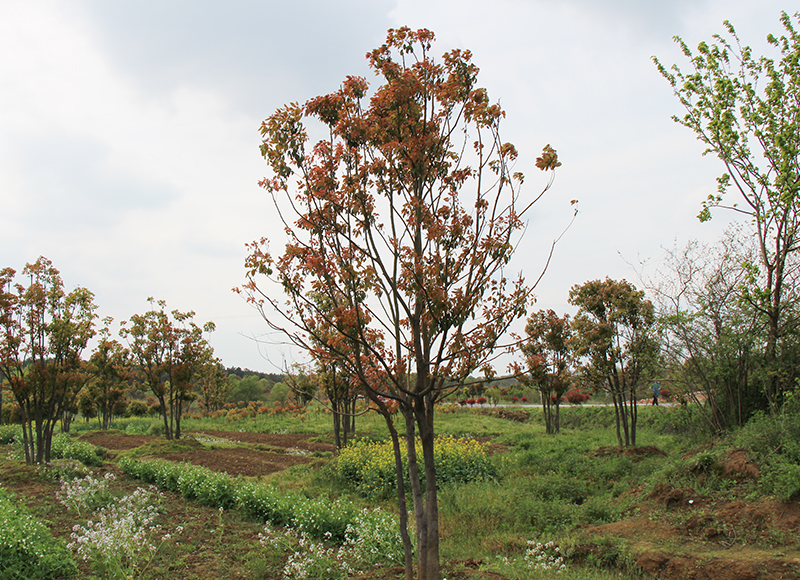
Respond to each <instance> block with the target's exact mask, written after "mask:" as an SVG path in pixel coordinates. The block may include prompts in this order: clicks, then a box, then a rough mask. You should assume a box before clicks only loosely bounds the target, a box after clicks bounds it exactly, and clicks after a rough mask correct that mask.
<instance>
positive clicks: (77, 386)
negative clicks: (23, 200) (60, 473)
mask: <svg viewBox="0 0 800 580" xmlns="http://www.w3.org/2000/svg"><path fill="white" fill-rule="evenodd" d="M22 275H23V276H24V277H26V278H27V282H28V284H27V285H23V284H19V283H15V282H14V280H15V277H16V271H15V270H14V269H12V268H5V269H4V270H2V272H0V372H2V374H3V375H4V376H5V378H6V380H8V382H9V384H10V385H11V392H12V393H13V395H14V398H15V399H16V401H17V404H18V405H19V409H20V413H21V418H22V442H23V447H24V449H25V460H26V462H27V463H29V464H33V463H42V462H45V463H46V462H48V461H50V447H51V443H52V440H53V433H54V431H55V427H56V424H57V422H58V420H59V419H61V417H62V415H63V413H64V411H65V410H66V409H71V408H72V407H74V406H75V402H76V401H77V398H78V395H79V394H80V391H81V389H82V388H83V386H84V384H85V382H86V374H85V372H84V371H85V368H84V366H85V362H84V361H83V360H82V359H81V355H82V353H83V351H84V349H85V348H86V345H87V344H88V342H89V340H90V339H91V338H92V336H94V320H95V318H96V315H95V313H94V311H95V308H96V307H95V305H94V302H93V299H94V295H93V294H92V293H91V292H90V291H89V290H87V289H86V288H80V287H78V288H75V289H74V290H72V291H71V292H69V293H67V292H66V291H65V289H64V283H63V281H62V279H61V274H60V273H59V271H58V270H57V269H56V268H55V267H54V266H53V264H52V262H50V260H48V259H47V258H44V257H40V258H39V259H38V260H37V261H36V262H34V263H32V264H27V265H26V266H25V268H24V269H23V270H22Z"/></svg>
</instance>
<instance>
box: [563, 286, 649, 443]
mask: <svg viewBox="0 0 800 580" xmlns="http://www.w3.org/2000/svg"><path fill="white" fill-rule="evenodd" d="M569 303H570V304H572V305H574V306H577V307H578V308H579V309H580V310H579V311H578V314H577V315H576V316H575V318H574V319H573V321H572V330H573V333H574V337H573V340H572V348H573V349H574V351H575V354H576V355H577V356H578V357H586V359H587V362H586V364H585V365H584V366H583V370H584V373H585V375H586V377H587V379H588V381H589V382H591V383H593V384H602V385H604V386H605V389H606V390H607V391H608V393H609V394H610V395H611V400H612V401H613V403H614V414H615V418H616V428H617V441H618V443H619V447H620V449H622V447H623V445H624V446H625V447H631V446H634V447H635V446H636V423H637V418H638V408H637V399H638V398H639V394H638V389H639V386H640V385H641V384H642V383H643V382H644V379H645V378H646V376H647V371H648V370H650V369H652V366H653V362H654V359H655V357H656V354H657V352H658V343H657V342H656V341H655V339H654V336H653V328H654V323H655V311H654V308H653V304H652V303H651V302H650V301H649V300H646V299H645V297H644V292H643V291H641V290H637V289H636V288H635V287H634V286H633V285H631V284H630V283H628V282H626V281H625V280H619V281H618V280H611V279H609V278H606V279H605V280H593V281H590V282H586V283H584V284H583V285H582V286H577V285H576V286H573V287H572V289H571V290H570V291H569Z"/></svg>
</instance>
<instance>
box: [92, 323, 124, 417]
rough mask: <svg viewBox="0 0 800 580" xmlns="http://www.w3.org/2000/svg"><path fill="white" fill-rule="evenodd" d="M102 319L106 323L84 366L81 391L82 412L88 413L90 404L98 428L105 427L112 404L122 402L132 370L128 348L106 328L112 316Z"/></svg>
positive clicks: (113, 405) (110, 414) (110, 415)
mask: <svg viewBox="0 0 800 580" xmlns="http://www.w3.org/2000/svg"><path fill="white" fill-rule="evenodd" d="M103 322H104V323H105V326H104V327H103V328H102V329H100V340H99V342H98V344H97V346H96V347H95V349H94V351H92V355H91V356H90V357H89V364H88V365H87V373H88V375H89V380H88V383H87V389H86V392H85V393H84V394H83V397H84V398H83V400H82V413H83V414H84V415H87V413H85V412H84V411H86V410H88V408H89V406H91V407H92V408H93V411H94V413H95V414H96V415H97V417H98V418H99V420H100V428H101V429H108V427H109V423H110V421H111V417H112V415H113V414H114V408H115V406H116V405H118V403H120V402H124V401H125V397H126V396H127V393H128V390H129V389H128V379H129V378H131V373H130V365H129V364H128V355H129V353H128V351H127V350H126V349H125V348H124V347H123V346H122V345H121V344H120V343H119V342H117V341H116V340H111V338H110V331H109V328H108V327H109V325H110V324H111V322H112V320H111V318H104V319H103ZM93 416H94V415H93Z"/></svg>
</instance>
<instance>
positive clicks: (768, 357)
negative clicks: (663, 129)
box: [654, 12, 800, 410]
mask: <svg viewBox="0 0 800 580" xmlns="http://www.w3.org/2000/svg"><path fill="white" fill-rule="evenodd" d="M799 18H800V15H798V14H795V15H794V16H793V17H791V16H789V15H788V14H787V13H786V12H783V13H782V14H781V23H782V25H783V28H784V30H785V34H784V35H783V36H780V37H777V36H774V35H772V34H770V35H768V36H767V42H768V43H769V44H770V45H771V47H773V49H774V50H775V51H776V53H777V55H778V56H779V58H778V59H777V60H776V59H774V58H770V57H769V56H766V55H762V56H754V55H753V52H752V50H751V49H750V47H748V46H742V44H741V42H740V40H739V36H738V35H737V34H736V30H735V29H734V27H733V25H732V24H731V23H730V22H728V21H725V28H726V35H724V36H723V35H714V37H713V38H714V42H712V43H711V44H709V43H706V42H701V43H700V44H699V45H698V47H697V51H696V52H693V51H692V50H691V49H690V48H689V47H688V45H687V44H686V43H685V42H684V41H683V40H682V39H681V38H679V37H675V40H676V42H677V43H678V44H679V45H680V47H681V50H682V51H683V54H684V55H685V56H686V58H687V59H688V60H689V66H690V67H691V68H690V71H689V72H683V71H682V70H681V68H679V67H678V66H677V65H673V66H672V67H670V68H669V69H668V68H667V67H665V66H664V65H663V64H662V63H661V62H660V61H659V60H658V59H657V58H655V57H654V61H655V63H656V65H657V67H658V69H659V71H660V72H661V74H662V75H663V76H664V77H665V78H666V79H667V80H668V81H669V83H670V85H671V86H672V88H673V90H674V92H675V95H676V96H677V97H678V100H679V101H680V103H681V105H683V107H684V109H685V111H686V112H685V114H684V115H683V116H674V117H673V119H674V120H675V121H676V122H677V123H680V124H681V125H683V126H685V127H688V128H689V129H691V130H692V131H694V133H695V135H696V136H697V138H698V139H699V140H700V141H702V142H703V143H704V144H705V145H706V146H707V149H706V151H705V153H707V154H713V155H715V156H717V157H718V158H719V159H720V160H721V161H722V163H723V164H724V166H725V171H724V172H723V173H722V175H721V176H720V177H719V178H718V180H717V182H718V183H717V185H718V188H717V192H716V193H714V194H711V195H709V196H708V198H707V199H706V200H705V201H704V202H703V208H702V211H701V212H700V215H699V217H700V219H701V220H708V219H710V218H711V216H712V212H711V210H712V209H713V208H716V207H724V208H728V209H732V210H734V211H736V212H741V213H742V214H744V215H747V216H748V217H749V218H750V219H751V223H752V227H753V229H754V232H755V239H756V241H757V244H758V248H757V250H758V254H757V256H758V258H757V260H755V261H752V262H745V263H743V264H742V266H743V267H744V269H745V270H747V271H748V272H749V276H748V278H747V280H746V283H745V284H744V285H743V288H746V289H747V292H746V295H745V296H744V299H745V300H747V301H748V302H749V303H750V304H751V305H752V306H753V307H754V308H755V309H756V310H757V311H758V312H760V314H761V316H763V317H764V318H765V319H766V321H767V324H768V335H767V342H766V347H765V350H764V354H765V361H766V365H767V367H768V368H767V372H766V373H764V377H765V378H764V382H763V389H764V393H765V395H766V397H767V398H768V400H769V401H770V404H771V406H772V408H773V410H774V409H775V408H776V407H777V405H778V404H779V403H780V402H781V400H782V395H783V393H784V392H785V391H786V390H787V389H789V388H792V387H793V377H791V376H788V375H786V373H783V372H782V370H781V368H780V362H779V361H780V359H781V358H782V355H781V346H782V344H781V343H782V339H783V337H785V336H786V335H787V333H790V332H792V327H793V326H794V317H793V316H787V314H788V309H787V304H786V297H787V294H789V293H792V290H793V289H791V288H787V283H789V282H790V280H792V283H793V279H794V278H795V277H796V271H795V268H796V265H795V264H794V263H793V261H792V260H791V257H792V255H793V254H795V253H796V251H797V249H798V242H799V241H800V239H798V235H800V230H798V226H800V213H799V210H800V197H799V196H798V191H800V35H798V33H797V32H796V31H795V28H794V26H795V23H796V22H797V21H798V19H799ZM729 192H733V193H734V195H735V196H736V198H737V201H732V202H731V200H730V198H729V197H728V193H729Z"/></svg>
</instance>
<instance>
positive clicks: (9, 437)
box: [0, 425, 22, 445]
mask: <svg viewBox="0 0 800 580" xmlns="http://www.w3.org/2000/svg"><path fill="white" fill-rule="evenodd" d="M21 438H22V434H21V433H20V428H19V425H0V445H11V444H12V443H14V441H15V440H21Z"/></svg>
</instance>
